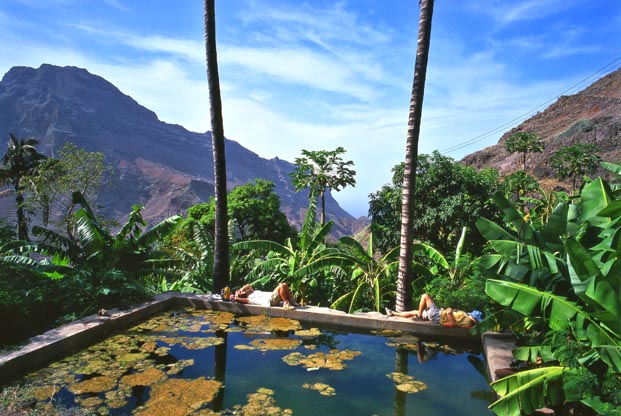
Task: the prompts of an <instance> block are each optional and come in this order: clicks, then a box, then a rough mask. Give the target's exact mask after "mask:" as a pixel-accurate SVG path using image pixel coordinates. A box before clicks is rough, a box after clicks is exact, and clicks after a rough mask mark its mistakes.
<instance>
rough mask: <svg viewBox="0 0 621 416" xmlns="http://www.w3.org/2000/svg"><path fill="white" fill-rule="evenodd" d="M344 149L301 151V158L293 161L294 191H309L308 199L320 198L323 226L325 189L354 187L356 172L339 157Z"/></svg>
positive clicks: (334, 189)
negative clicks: (294, 165) (294, 166)
mask: <svg viewBox="0 0 621 416" xmlns="http://www.w3.org/2000/svg"><path fill="white" fill-rule="evenodd" d="M343 154H345V149H344V148H342V147H337V148H336V149H334V150H318V151H309V150H302V157H298V158H296V159H295V162H294V163H295V164H296V168H295V171H294V172H293V173H292V174H291V178H292V180H293V185H294V186H295V190H296V191H297V192H299V191H300V190H302V189H307V188H308V189H309V190H310V193H309V198H311V199H312V198H316V197H317V196H319V197H320V198H321V220H320V223H321V224H322V225H323V224H325V222H326V221H325V218H326V209H325V192H326V189H330V190H333V191H340V190H341V189H343V188H345V187H346V186H347V185H350V186H355V185H356V179H355V176H356V171H355V170H353V169H352V168H351V167H352V166H353V165H354V162H352V161H351V160H349V161H344V160H343V158H342V157H341V155H343Z"/></svg>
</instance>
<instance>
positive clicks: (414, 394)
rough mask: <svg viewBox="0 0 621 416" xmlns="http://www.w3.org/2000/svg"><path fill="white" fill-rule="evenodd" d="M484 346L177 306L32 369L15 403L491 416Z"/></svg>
mask: <svg viewBox="0 0 621 416" xmlns="http://www.w3.org/2000/svg"><path fill="white" fill-rule="evenodd" d="M480 364H481V355H480V352H479V351H474V350H470V351H468V350H464V349H462V348H458V347H457V348H455V347H450V346H447V345H440V344H437V343H432V342H420V340H418V339H417V338H416V337H414V336H412V335H408V334H405V333H401V332H397V331H385V332H383V333H381V334H363V333H354V332H349V333H345V332H340V331H335V330H333V329H320V328H311V327H304V326H303V325H302V324H300V323H299V322H298V321H295V320H292V319H288V318H269V317H266V316H263V315H258V316H249V317H236V316H235V315H233V314H232V313H230V312H216V311H210V310H193V309H177V310H173V311H168V312H165V313H162V314H159V315H157V316H155V317H154V318H151V319H149V320H147V321H145V322H143V323H141V324H139V325H136V326H134V327H132V328H129V329H127V330H124V331H121V332H118V333H116V334H114V335H112V336H111V337H109V338H107V339H106V340H104V341H102V342H100V343H98V344H95V345H93V346H91V347H89V348H87V349H84V350H82V351H80V352H77V353H75V354H73V355H71V356H69V357H67V358H65V359H62V360H60V361H57V362H55V363H54V364H52V365H50V366H49V367H46V368H44V369H41V370H38V371H36V372H33V373H31V374H29V375H28V376H26V377H24V378H23V379H21V380H19V381H18V382H16V383H13V384H12V385H11V386H9V388H15V387H17V386H19V394H20V395H19V400H20V401H21V402H23V403H24V404H27V405H28V406H31V407H36V408H45V407H50V406H60V407H62V408H66V409H72V408H81V409H87V410H88V411H90V412H91V413H94V414H110V415H127V414H132V413H134V414H138V415H174V414H213V412H218V413H220V414H223V415H228V414H237V415H239V414H246V415H250V414H295V415H315V414H317V415H408V414H416V415H453V414H460V415H481V414H489V412H488V410H487V406H488V405H489V404H490V399H489V390H490V389H489V386H488V384H487V382H486V380H485V377H484V376H483V375H482V374H481V373H480V372H478V371H477V368H478V367H479V366H480Z"/></svg>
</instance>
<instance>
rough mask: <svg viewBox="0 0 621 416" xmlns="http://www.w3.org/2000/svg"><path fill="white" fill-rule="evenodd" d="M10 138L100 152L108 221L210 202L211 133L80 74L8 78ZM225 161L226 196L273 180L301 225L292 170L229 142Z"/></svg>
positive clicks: (1, 101) (341, 227)
mask: <svg viewBox="0 0 621 416" xmlns="http://www.w3.org/2000/svg"><path fill="white" fill-rule="evenodd" d="M206 116H207V115H206ZM9 132H12V133H14V134H15V135H16V136H17V137H35V138H37V139H38V140H39V141H40V142H41V144H40V146H39V147H38V148H39V151H41V152H42V153H44V154H47V155H52V156H53V155H54V152H55V151H56V150H57V149H58V148H60V147H61V146H62V145H63V144H64V143H65V142H67V141H69V142H72V143H74V144H75V145H76V146H78V147H81V148H84V149H86V150H89V151H97V152H102V153H103V154H104V155H105V160H106V163H108V164H110V165H112V166H113V167H114V169H115V171H116V175H115V178H114V183H113V187H112V188H111V189H107V190H105V191H104V192H103V193H102V195H101V197H100V200H99V203H100V204H102V205H103V206H104V207H105V212H104V215H106V216H108V217H112V218H117V219H124V218H126V215H127V213H129V212H130V211H131V206H132V205H133V204H136V203H139V204H142V205H144V206H145V210H144V215H145V217H146V218H147V219H148V220H149V221H150V222H151V223H155V222H157V221H159V220H161V219H164V218H166V217H168V216H170V215H173V214H176V213H180V212H185V210H186V209H187V208H188V207H189V206H191V205H193V204H195V203H198V202H201V201H206V200H208V198H209V196H210V195H213V185H212V180H213V179H212V178H213V160H212V151H211V134H210V133H209V132H207V133H194V132H190V131H188V130H186V129H184V128H183V127H181V126H179V125H172V124H167V123H164V122H162V121H160V120H159V119H158V118H157V115H156V114H155V113H154V112H152V111H150V110H148V109H147V108H145V107H143V106H141V105H139V104H138V103H137V102H136V101H134V100H133V99H132V98H131V97H129V96H127V95H125V94H123V93H122V92H121V91H119V90H118V89H117V88H116V87H115V86H114V85H112V84H111V83H109V82H108V81H106V80H105V79H103V78H101V77H99V76H96V75H92V74H90V73H89V72H88V71H86V70H84V69H80V68H75V67H57V66H52V65H46V64H44V65H42V66H41V67H40V68H38V69H33V68H27V67H14V68H12V69H11V70H10V71H9V72H7V73H6V75H5V76H4V77H3V79H2V81H1V82H0V134H2V136H3V137H5V138H6V139H8V134H9ZM5 150H6V141H5V140H1V139H0V152H1V154H4V151H5ZM226 158H227V170H228V178H227V181H228V186H229V188H233V187H235V186H238V185H241V184H244V183H247V182H249V181H251V180H253V179H255V178H264V179H268V180H271V181H273V182H274V183H275V184H276V186H275V191H276V192H277V193H278V194H279V195H280V198H281V205H282V209H283V211H284V212H285V214H286V215H287V217H288V218H289V220H290V222H291V223H292V224H296V225H298V226H299V225H300V224H301V222H302V221H303V218H304V212H305V210H306V208H307V205H308V203H307V195H306V193H304V192H301V193H296V192H295V189H294V187H293V186H292V184H291V181H290V178H289V173H291V172H293V170H294V165H293V164H291V163H289V162H287V161H284V160H281V159H278V158H274V159H271V160H267V159H263V158H261V157H259V156H258V155H257V154H255V153H253V152H251V151H250V150H248V149H246V148H244V147H243V146H241V145H240V144H239V143H237V142H235V141H232V140H226ZM5 199H6V198H5ZM326 202H327V215H328V218H329V219H330V220H333V221H334V222H335V227H334V231H335V235H337V236H339V235H350V234H353V232H354V231H355V227H356V222H357V220H356V219H354V218H353V217H352V216H351V215H350V214H348V213H347V212H346V211H344V210H343V209H342V208H341V207H340V206H339V205H338V203H337V202H336V201H335V200H334V199H333V198H332V196H331V195H328V197H327V201H326Z"/></svg>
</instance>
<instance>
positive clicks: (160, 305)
mask: <svg viewBox="0 0 621 416" xmlns="http://www.w3.org/2000/svg"><path fill="white" fill-rule="evenodd" d="M172 307H193V308H196V309H211V310H217V311H227V312H232V313H235V314H240V315H259V314H264V315H268V316H272V317H287V318H292V319H296V320H299V321H301V322H305V323H317V324H321V325H327V326H337V325H338V326H339V327H344V328H347V329H359V330H371V331H382V330H398V331H403V332H409V333H412V334H414V335H417V336H424V337H429V338H435V339H443V340H450V341H454V342H470V343H472V342H477V343H478V342H480V339H479V337H478V335H474V334H471V333H470V332H469V331H468V330H467V329H465V328H446V327H443V326H440V325H436V324H432V323H429V322H414V321H412V320H411V319H406V318H398V317H388V316H386V315H382V314H379V313H377V312H368V313H360V314H347V313H345V312H341V311H336V310H333V309H329V308H326V307H316V306H303V307H299V308H296V309H295V310H285V309H283V308H281V307H271V308H270V307H263V306H257V305H244V304H239V303H232V302H223V301H220V300H216V299H215V298H214V297H213V296H211V295H192V294H183V293H176V292H168V293H164V294H161V295H158V296H156V297H155V299H154V300H153V301H150V302H145V303H142V304H140V305H137V306H135V307H132V308H129V309H126V310H122V311H121V310H110V311H108V313H107V316H99V315H91V316H88V317H85V318H83V319H80V320H77V321H75V322H72V323H69V324H66V325H63V326H61V327H58V328H55V329H52V330H49V331H47V332H45V333H43V334H41V335H38V336H35V337H33V338H31V339H30V340H29V341H28V343H27V344H25V345H24V346H23V347H22V348H20V349H19V350H15V351H11V352H8V353H4V354H0V388H1V387H2V386H4V385H5V384H7V383H8V382H10V381H12V380H15V379H17V378H19V377H21V376H23V375H25V374H26V373H28V372H29V371H32V370H35V369H37V368H40V367H42V366H44V365H46V364H48V363H49V362H51V361H53V360H55V359H58V358H60V357H62V356H63V355H65V354H67V353H68V352H71V351H75V350H77V349H80V348H84V347H86V346H88V345H91V344H93V343H94V342H96V341H97V340H99V339H101V338H103V337H105V336H106V335H108V334H110V333H112V332H114V331H116V330H119V329H123V328H126V327H128V326H130V325H131V324H133V323H135V322H139V321H142V320H144V319H146V318H148V317H150V316H152V315H154V314H156V313H159V312H162V311H165V310H167V309H170V308H172Z"/></svg>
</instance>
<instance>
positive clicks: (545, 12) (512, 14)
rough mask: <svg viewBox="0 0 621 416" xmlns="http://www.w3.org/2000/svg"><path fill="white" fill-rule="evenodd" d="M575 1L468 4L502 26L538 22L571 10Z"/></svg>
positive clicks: (483, 1) (483, 0)
mask: <svg viewBox="0 0 621 416" xmlns="http://www.w3.org/2000/svg"><path fill="white" fill-rule="evenodd" d="M575 3H576V0H521V1H505V0H492V1H490V0H480V1H477V2H472V3H470V4H469V6H470V9H471V10H473V11H475V10H476V11H477V12H480V13H485V14H489V15H490V16H492V18H494V20H495V21H496V22H497V23H499V24H502V25H506V24H510V23H514V22H519V21H525V20H540V19H544V18H546V17H548V16H550V15H554V14H557V13H559V12H561V11H563V10H567V9H569V8H571V7H572V6H573V5H574V4H575Z"/></svg>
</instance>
